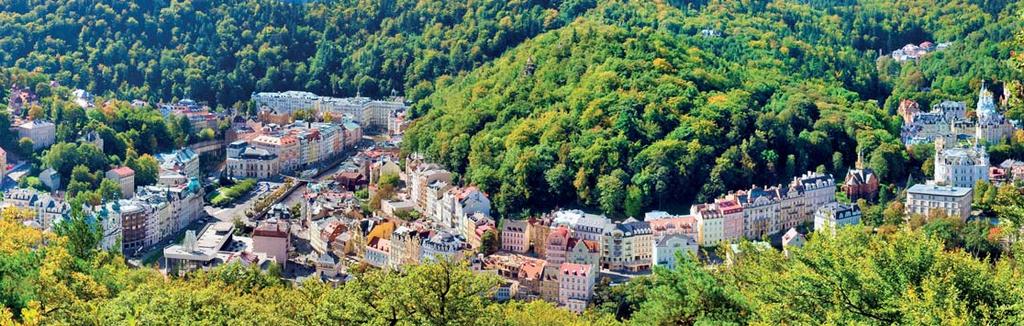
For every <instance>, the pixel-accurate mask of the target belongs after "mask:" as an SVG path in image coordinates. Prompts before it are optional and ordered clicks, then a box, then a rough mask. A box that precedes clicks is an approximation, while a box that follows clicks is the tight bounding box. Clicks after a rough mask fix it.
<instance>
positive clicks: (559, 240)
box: [545, 226, 569, 265]
mask: <svg viewBox="0 0 1024 326" xmlns="http://www.w3.org/2000/svg"><path fill="white" fill-rule="evenodd" d="M568 248H569V228H566V227H565V226H560V227H558V228H556V229H554V230H551V234H548V239H547V245H546V248H545V251H546V252H547V257H546V258H547V261H548V263H549V264H552V265H558V264H561V263H564V262H565V256H566V251H568Z"/></svg>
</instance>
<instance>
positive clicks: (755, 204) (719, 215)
mask: <svg viewBox="0 0 1024 326" xmlns="http://www.w3.org/2000/svg"><path fill="white" fill-rule="evenodd" d="M835 194H836V185H835V180H834V179H833V178H832V176H830V175H827V174H822V173H813V172H808V173H806V174H804V175H802V176H799V177H794V178H793V180H792V182H790V183H789V185H788V186H783V185H777V186H772V187H759V186H753V187H751V188H750V189H749V190H741V191H735V192H730V193H729V194H727V195H725V196H723V197H721V198H718V199H716V200H715V201H714V202H711V203H706V204H698V205H694V206H693V207H691V208H690V214H691V215H693V216H694V217H695V218H696V219H697V221H698V226H699V233H698V242H699V243H700V244H701V245H703V246H713V245H716V244H718V243H719V242H722V241H727V242H734V241H737V240H739V239H740V238H743V237H745V238H748V239H759V238H762V237H765V236H768V235H771V234H775V233H779V232H782V231H784V230H787V229H789V228H793V227H796V226H797V225H799V224H801V223H803V222H806V221H811V220H812V219H813V217H814V212H815V210H816V209H817V208H819V207H822V206H824V205H825V204H828V203H832V202H835V201H836V198H835Z"/></svg>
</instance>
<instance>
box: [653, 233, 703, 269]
mask: <svg viewBox="0 0 1024 326" xmlns="http://www.w3.org/2000/svg"><path fill="white" fill-rule="evenodd" d="M651 241H653V244H652V247H654V250H653V251H652V256H651V261H652V265H657V266H662V267H666V268H669V269H672V268H675V266H676V254H677V253H678V254H681V255H693V257H694V259H696V257H697V240H696V239H694V238H693V237H691V236H689V235H685V234H664V235H661V236H658V237H652V238H651Z"/></svg>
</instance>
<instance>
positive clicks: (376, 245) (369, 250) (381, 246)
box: [364, 238, 391, 268]
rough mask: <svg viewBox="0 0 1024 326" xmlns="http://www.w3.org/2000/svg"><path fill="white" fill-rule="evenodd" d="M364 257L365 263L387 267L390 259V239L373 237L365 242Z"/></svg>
mask: <svg viewBox="0 0 1024 326" xmlns="http://www.w3.org/2000/svg"><path fill="white" fill-rule="evenodd" d="M364 259H365V261H366V263H367V264H370V266H373V267H377V268H385V267H388V262H389V261H390V260H391V240H388V239H383V238H373V239H370V242H369V243H367V244H366V253H365V256H364Z"/></svg>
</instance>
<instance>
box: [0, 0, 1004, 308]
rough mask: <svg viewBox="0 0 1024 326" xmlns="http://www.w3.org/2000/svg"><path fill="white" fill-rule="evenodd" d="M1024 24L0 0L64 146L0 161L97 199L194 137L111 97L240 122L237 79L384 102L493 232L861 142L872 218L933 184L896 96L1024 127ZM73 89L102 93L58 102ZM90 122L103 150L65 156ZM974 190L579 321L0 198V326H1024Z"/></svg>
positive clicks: (9, 59)
mask: <svg viewBox="0 0 1024 326" xmlns="http://www.w3.org/2000/svg"><path fill="white" fill-rule="evenodd" d="M1020 9H1021V8H1020V6H1019V5H1018V4H1015V3H1011V2H1010V1H1001V0H954V1H933V0H917V1H903V0H896V1H882V0H843V1H826V0H811V1H796V0H776V1H758V0H745V1H725V0H692V1H688V0H676V1H671V0H670V1H640V0H607V1H586V0H568V1H465V2H455V1H431V0H424V1H393V2H383V1H351V0H345V1H308V2H303V1H288V2H286V1H273V0H248V1H239V2H229V1H217V0H204V1H152V2H144V3H134V2H113V1H111V2H103V1H42V0H13V1H4V2H0V66H2V67H4V68H3V69H2V70H0V85H2V86H3V87H0V95H2V96H0V98H6V95H7V94H6V92H7V86H8V85H9V84H11V83H15V82H16V83H19V84H22V85H28V86H29V87H31V88H32V89H33V91H35V92H36V93H37V94H39V96H40V98H41V100H40V102H41V103H40V106H38V107H36V108H34V109H30V110H28V112H26V114H27V115H31V116H35V117H38V118H45V119H50V120H54V121H57V122H58V124H59V127H58V144H56V145H54V146H53V147H52V148H51V149H49V150H48V151H46V152H43V153H35V152H33V151H31V144H30V143H29V144H27V145H29V146H28V147H25V146H23V145H26V144H21V140H19V139H15V137H14V136H13V134H11V133H9V132H8V130H7V129H8V128H7V125H5V124H9V123H10V121H11V118H10V117H8V116H6V115H5V114H3V113H0V145H2V146H3V147H4V148H6V149H8V150H9V151H11V152H12V153H14V154H17V155H20V156H22V157H24V158H26V159H29V160H31V161H33V162H34V163H38V165H39V166H43V167H53V168H55V169H58V170H60V171H61V172H62V174H66V175H70V182H69V185H68V186H67V187H68V188H69V189H68V190H69V192H72V194H74V192H79V193H80V194H81V195H80V196H76V197H79V198H78V199H79V200H80V201H81V200H88V201H93V202H97V201H102V200H104V199H108V198H107V197H108V196H113V195H112V194H108V193H106V191H105V190H104V185H103V184H102V181H100V180H99V179H101V178H100V177H99V176H98V175H97V172H99V171H102V170H103V169H106V168H108V167H109V166H111V165H115V164H127V165H129V166H131V167H132V168H134V169H136V171H139V176H138V178H139V179H138V181H139V183H141V184H145V183H149V182H152V178H153V177H154V176H155V173H156V171H155V169H156V168H155V160H154V159H153V157H152V156H150V155H147V154H152V153H157V152H160V151H165V150H168V149H171V148H174V147H178V146H182V145H184V144H187V143H188V142H190V141H193V140H194V139H192V138H191V137H192V135H194V134H197V133H196V132H195V131H193V130H191V126H189V125H188V124H187V123H186V122H183V121H182V120H181V119H170V118H165V117H162V116H161V115H160V113H159V112H158V111H157V110H155V109H153V108H150V107H141V108H133V107H131V106H130V105H129V104H128V103H127V102H125V101H118V100H114V101H110V102H109V103H108V102H107V101H106V99H110V98H120V99H122V100H125V99H132V98H142V99H146V100H150V101H161V100H171V99H174V98H182V97H191V98H195V99H198V100H201V101H207V102H209V103H211V104H214V105H218V106H222V107H229V106H242V107H244V106H246V104H245V103H246V99H247V98H248V96H249V93H250V92H252V91H263V90H287V89H306V90H310V91H314V92H318V93H323V94H335V95H354V94H355V93H356V92H362V93H363V94H366V95H373V96H378V95H386V94H389V93H390V92H391V90H395V91H396V92H399V93H401V94H405V95H406V96H407V97H408V98H410V99H412V100H414V101H415V103H416V104H415V106H414V112H413V113H414V115H415V116H416V117H418V118H419V120H418V121H417V122H416V123H415V124H414V126H413V127H412V129H411V130H410V132H409V133H408V135H407V136H406V138H405V144H404V150H405V151H406V152H412V151H418V152H422V153H424V154H426V155H427V156H429V157H430V158H432V159H435V160H437V161H439V162H442V163H444V164H445V165H447V166H448V167H449V168H451V169H452V170H454V171H455V172H457V173H458V174H459V176H460V178H461V179H462V181H464V182H466V183H474V184H477V185H479V186H480V187H482V188H483V189H484V190H486V191H487V192H488V193H490V194H491V197H492V198H493V200H494V203H495V205H496V207H497V210H498V212H499V213H500V214H501V215H503V216H513V217H514V216H521V215H525V214H526V213H530V211H531V210H533V211H534V212H536V211H540V210H545V209H548V208H550V207H553V206H556V205H566V204H568V203H579V204H582V205H587V206H592V207H600V208H601V209H602V210H604V211H605V212H607V213H609V214H612V215H615V216H623V215H631V216H636V215H638V214H640V212H642V211H644V210H645V209H648V208H654V207H673V206H675V205H679V204H682V206H686V204H688V203H689V202H691V201H693V200H707V199H709V198H712V197H715V196H718V195H720V194H721V193H723V192H724V191H727V190H730V189H737V188H743V187H747V186H749V185H750V184H768V183H775V182H782V181H785V180H786V179H788V178H789V177H791V176H792V175H795V174H798V173H801V172H802V171H805V170H820V171H825V172H831V173H836V174H841V173H843V172H844V171H845V170H846V168H848V167H850V166H851V165H852V164H853V163H854V161H855V160H856V157H857V153H863V155H864V159H865V162H866V164H867V165H868V166H869V167H872V168H873V169H875V170H876V172H877V173H878V174H879V176H881V177H882V179H883V181H884V182H885V183H887V184H891V185H887V186H886V187H885V191H883V202H886V201H889V200H888V199H892V197H894V196H895V194H894V191H893V189H894V188H895V187H896V186H899V183H902V182H904V181H905V180H907V179H908V177H909V178H911V179H913V178H921V177H923V176H926V175H927V173H928V171H927V167H928V162H927V160H928V159H927V158H928V157H929V156H930V155H929V154H928V150H927V148H913V149H911V150H910V151H907V150H905V148H904V147H903V145H902V144H901V143H900V142H899V139H898V136H899V128H900V121H899V120H898V118H896V117H895V116H894V114H893V113H894V111H895V106H896V104H897V103H898V101H899V100H900V99H903V98H911V99H915V100H918V101H920V102H921V104H922V105H923V106H928V105H930V104H931V103H934V102H936V101H940V100H943V99H955V100H964V101H968V103H969V104H973V100H974V94H976V92H977V90H978V88H979V87H980V85H981V82H982V80H986V81H989V83H988V84H987V85H990V86H992V87H994V88H993V90H995V91H996V92H997V93H999V94H1009V95H1014V96H1013V97H1011V98H1010V99H1009V103H1010V106H1009V107H1008V108H1007V109H1008V111H1009V114H1010V116H1011V117H1018V118H1020V117H1024V106H1022V105H1020V104H1019V103H1020V100H1021V97H1020V95H1024V87H1021V85H1020V82H1019V80H1021V76H1020V71H1021V70H1020V69H1019V68H1020V67H1021V65H1022V63H1024V60H1015V61H1007V60H1006V59H1007V58H1010V57H1011V56H1015V57H1016V58H1017V59H1024V52H1021V51H1019V50H1020V49H1021V47H1020V42H1014V40H1013V36H1014V34H1015V33H1016V32H1017V31H1019V30H1020V29H1021V28H1022V26H1021V22H1020V20H1019V16H1018V13H1019V10H1020ZM923 41H934V42H952V43H951V45H950V47H949V48H948V49H946V50H943V51H940V52H935V53H932V54H930V55H928V56H926V57H924V58H922V59H921V60H918V61H913V62H905V63H897V62H894V61H893V60H891V59H886V58H882V59H878V53H879V51H881V52H882V53H888V52H889V51H892V50H893V49H896V48H899V47H901V46H902V45H903V44H906V43H920V42H923ZM1014 50H1018V51H1016V52H1014ZM1008 63H1009V64H1008ZM51 80H56V81H57V82H59V84H60V86H50V81H51ZM73 88H85V89H88V90H90V91H92V92H94V93H97V94H100V95H101V100H100V101H99V103H101V104H102V105H99V107H98V108H95V109H89V110H84V109H81V108H79V107H77V106H75V105H74V104H72V103H70V102H69V101H68V98H69V93H70V90H71V89H73ZM2 105H3V104H2V103H0V106H2ZM83 131H96V132H98V133H99V134H100V135H101V137H102V138H103V139H104V141H105V143H107V144H109V145H107V146H105V148H104V150H103V151H99V150H98V149H97V148H95V147H94V146H92V145H88V144H77V143H76V142H75V139H76V138H77V137H78V136H79V135H80V134H81V132H83ZM1020 138H1021V137H1019V135H1018V137H1015V138H1014V140H1013V141H1012V142H1010V143H1007V144H1000V145H997V146H995V147H993V149H992V153H993V154H992V155H993V159H995V158H996V157H1018V158H1019V157H1022V156H1024V139H1020ZM163 139H173V140H175V141H174V142H166V141H158V140H163ZM922 167H923V168H924V169H921V168H922ZM26 180H31V178H26ZM36 181H38V180H36ZM28 186H35V185H28ZM110 186H111V185H109V184H108V185H107V187H106V188H110ZM975 197H976V198H975V205H976V208H978V209H980V210H983V211H985V212H986V213H989V214H991V215H992V216H998V217H999V219H1000V225H999V226H998V227H993V226H992V225H990V224H988V223H986V222H970V223H963V222H961V221H959V220H952V219H946V218H941V217H931V218H929V219H927V220H926V219H923V218H922V217H920V216H915V217H907V216H905V215H904V214H903V211H904V210H903V207H902V206H901V204H900V202H899V201H891V202H889V203H888V204H886V205H877V206H873V207H870V208H866V209H865V216H864V221H865V224H866V226H863V227H851V228H845V229H842V230H840V231H839V232H838V233H837V234H836V235H830V234H815V233H812V234H810V235H809V241H808V243H807V244H806V246H805V247H804V248H803V249H795V248H794V249H792V250H791V251H790V252H789V253H788V254H785V255H784V254H782V253H779V252H777V251H775V250H761V249H758V247H755V246H753V245H750V244H747V243H744V244H742V245H741V249H742V253H741V254H737V253H736V252H730V251H728V248H720V249H719V250H720V256H721V257H727V258H732V259H728V261H729V263H726V264H723V265H717V266H714V268H708V266H704V265H702V264H701V263H698V262H696V261H694V260H693V259H691V258H689V257H680V259H681V260H680V263H679V264H678V266H677V267H676V268H674V269H661V268H658V269H656V270H655V273H654V274H653V275H652V276H650V277H642V278H638V279H636V280H634V281H632V282H630V283H627V284H625V285H620V286H609V285H608V282H607V281H603V282H602V285H601V286H599V287H598V289H597V291H596V294H595V295H596V298H595V300H594V302H593V306H592V307H590V309H589V311H588V312H587V313H585V314H583V315H582V316H576V315H573V314H571V313H569V312H568V311H566V310H562V309H555V307H554V306H553V305H551V304H548V303H544V302H538V301H535V302H529V303H523V302H511V303H506V304H497V303H493V302H491V301H490V300H487V299H486V297H487V296H488V295H490V294H491V293H492V291H493V290H494V287H495V285H496V284H497V282H498V280H496V279H495V278H492V277H489V276H486V275H482V274H476V273H472V272H470V271H469V270H468V269H467V268H466V266H463V265H458V264H446V263H441V264H427V265H422V266H415V267H412V268H410V269H408V270H406V271H404V272H387V271H354V273H353V275H352V276H353V279H352V280H351V281H350V282H347V283H344V284H342V285H340V286H338V287H331V286H329V285H327V284H324V283H321V282H318V281H316V280H310V281H306V282H303V283H301V284H290V283H285V282H282V281H281V280H280V279H279V278H277V277H276V275H275V274H274V272H273V271H272V272H271V273H261V272H259V271H257V270H254V269H249V268H245V267H241V266H239V265H227V266H224V267H220V268H217V269H214V270H212V271H208V272H200V273H196V274H192V275H190V276H188V277H186V278H168V277H164V276H163V275H161V274H160V273H159V272H157V271H155V270H153V269H148V268H141V269H133V268H129V267H127V266H126V265H125V264H124V262H123V261H124V260H123V257H121V256H120V255H119V254H118V253H109V252H101V251H97V250H95V249H94V248H96V247H97V242H98V241H99V240H98V235H97V231H98V230H96V229H95V224H91V223H88V221H86V220H85V219H84V218H83V217H81V216H80V214H79V213H80V212H75V213H73V214H72V217H71V218H70V219H69V221H68V222H67V223H63V224H60V226H59V227H58V228H57V232H56V233H41V232H39V231H36V230H33V229H30V228H26V227H24V226H23V224H22V221H24V220H25V219H27V218H30V217H31V213H30V212H24V211H18V210H15V209H4V210H2V211H0V213H2V214H0V230H2V236H0V302H2V304H3V309H0V325H11V324H27V325H40V324H46V325H49V324H58V325H60V324H76V325H79V324H85V325H107V324H268V325H291V324H375V325H380V324H390V325H395V324H409V325H421V324H429V325H449V324H450V325H471V324H483V325H591V324H596V325H605V324H607V325H615V324H637V325H692V324H716V325H717V324H995V323H1005V324H1019V323H1024V320H1021V319H1020V318H1021V316H1024V311H1021V308H1022V307H1021V306H1020V304H1019V302H1021V301H1022V300H1024V283H1022V281H1021V280H1022V278H1021V274H1022V273H1024V265H1022V263H1021V261H1020V257H1021V253H1022V250H1024V249H1022V248H1021V247H1020V245H1019V244H1010V243H1012V242H1016V241H1017V240H1019V239H1020V232H1019V231H1018V230H1019V229H1020V226H1021V225H1024V210H1022V209H1021V207H1024V196H1022V194H1021V192H1020V190H1019V189H1016V188H1014V187H1012V186H1004V187H1001V188H996V187H991V186H989V185H984V184H983V185H979V188H978V192H977V194H976V196H975ZM76 202H77V201H76ZM75 206H76V207H78V205H75ZM996 258H998V259H996Z"/></svg>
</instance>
